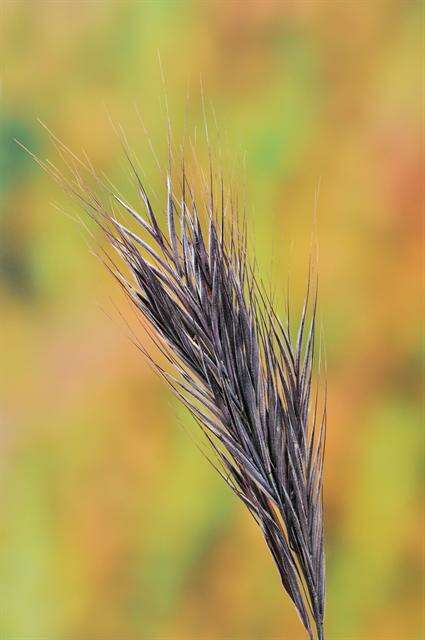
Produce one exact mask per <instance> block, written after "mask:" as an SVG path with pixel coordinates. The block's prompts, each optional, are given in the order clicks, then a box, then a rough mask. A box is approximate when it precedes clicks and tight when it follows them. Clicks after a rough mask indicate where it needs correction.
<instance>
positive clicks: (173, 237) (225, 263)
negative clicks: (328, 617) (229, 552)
mask: <svg viewBox="0 0 425 640" xmlns="http://www.w3.org/2000/svg"><path fill="white" fill-rule="evenodd" d="M53 140H54V142H55V145H56V147H57V149H58V151H59V153H60V155H61V157H62V160H63V161H64V162H65V164H66V167H67V171H66V175H64V174H63V173H62V172H61V171H59V170H58V169H57V168H56V167H55V166H54V165H53V164H51V163H50V162H48V161H46V162H44V161H40V160H39V159H37V161H38V162H39V163H40V164H41V165H42V166H43V168H44V169H46V170H47V171H48V172H49V173H50V174H51V175H53V177H54V178H55V179H56V180H57V181H58V182H59V184H60V185H61V186H62V187H63V188H64V189H65V190H66V191H67V192H69V193H71V194H72V196H73V197H74V198H76V199H77V201H78V203H79V204H80V205H81V206H82V208H83V209H84V210H85V211H86V213H87V214H88V215H89V216H90V218H92V219H93V220H94V221H95V223H96V225H97V226H98V227H99V229H100V230H101V232H102V234H103V235H104V238H105V239H106V241H107V243H106V244H107V246H109V248H110V249H111V248H112V249H113V251H112V252H111V251H108V250H107V249H105V248H102V249H101V250H100V255H101V257H102V260H103V261H104V263H105V265H106V266H107V268H108V269H109V271H110V272H111V273H112V274H113V275H114V277H115V278H116V279H117V280H118V282H119V283H120V285H121V286H122V287H123V289H124V291H125V292H126V294H127V295H128V296H129V298H130V299H131V301H132V304H133V305H134V306H135V308H136V310H137V313H138V314H140V315H141V317H143V318H144V319H145V320H146V321H147V325H148V327H149V332H150V335H151V337H152V339H153V340H154V342H155V344H156V346H157V347H158V348H159V350H160V352H161V354H162V356H161V358H160V359H157V358H153V357H152V355H151V354H150V353H148V352H147V351H146V349H145V347H144V346H143V345H141V344H138V346H139V347H140V348H141V349H142V351H143V352H144V353H145V355H146V357H147V358H149V360H150V362H151V363H152V365H153V366H154V367H155V369H156V371H157V372H158V373H159V374H160V375H161V376H162V377H163V378H164V380H165V381H166V382H167V383H168V384H169V385H170V387H171V388H172V390H173V392H174V393H175V394H176V396H177V397H178V398H179V399H180V400H181V401H182V402H183V403H184V405H185V406H186V407H187V408H188V409H189V411H190V413H191V414H192V415H193V417H194V418H195V420H196V421H197V422H198V424H199V426H200V428H201V429H202V431H203V433H204V434H205V436H206V438H207V440H208V442H209V447H210V449H209V451H210V455H209V458H210V461H211V462H212V464H213V465H214V467H215V468H216V470H217V471H218V472H219V473H220V474H221V476H222V477H223V479H224V480H225V481H226V483H227V484H228V485H229V486H230V487H231V489H232V490H233V491H234V493H235V494H236V495H237V496H238V497H239V498H240V499H241V500H242V502H243V503H244V504H245V506H246V507H247V508H248V510H249V512H250V513H251V514H252V516H253V517H254V519H255V521H256V522H257V523H258V525H259V526H260V528H261V530H262V533H263V535H264V538H265V541H266V543H267V545H268V547H269V549H270V552H271V554H272V557H273V559H274V562H275V564H276V566H277V569H278V571H279V574H280V577H281V581H282V584H283V587H284V589H285V590H286V592H287V593H288V595H289V597H290V598H291V600H292V601H293V603H294V605H295V607H296V610H297V611H298V614H299V616H300V618H301V621H302V623H303V625H304V627H305V629H306V631H307V633H308V635H309V637H310V638H311V639H313V638H317V639H318V640H323V638H324V630H323V619H324V599H325V570H324V549H323V507H322V471H323V455H324V443H325V424H326V404H325V402H323V403H321V402H319V401H318V392H317V390H315V392H313V390H312V388H313V383H312V375H313V369H314V356H315V333H316V332H315V324H316V322H315V320H316V299H317V284H314V285H312V284H311V280H312V278H311V277H310V275H309V282H308V287H307V295H306V300H305V303H304V307H303V310H302V313H301V317H300V320H299V327H298V331H297V333H296V335H293V334H292V333H291V330H290V326H289V320H288V322H285V323H283V322H282V321H281V320H280V319H279V317H278V315H277V313H276V312H275V310H274V306H273V303H272V300H271V297H270V296H269V295H268V293H267V292H266V289H265V287H264V286H263V285H262V283H261V280H260V278H259V276H258V274H257V269H256V267H255V266H254V264H253V263H252V262H251V261H250V260H249V257H248V248H247V230H246V220H242V221H238V216H237V215H236V214H235V212H233V213H232V211H231V209H232V208H234V207H235V206H236V204H235V201H234V199H233V202H230V203H229V202H228V197H227V195H226V191H225V188H224V186H223V181H222V180H216V179H214V177H213V171H212V169H211V166H210V175H209V178H208V179H207V180H206V181H205V182H206V184H205V185H204V186H205V189H204V192H203V196H202V197H199V196H197V195H196V194H195V189H194V187H193V183H192V181H191V180H190V179H189V177H188V172H187V171H186V168H185V164H184V161H182V164H181V167H180V169H179V170H178V171H177V172H176V171H174V172H172V171H171V170H170V171H168V172H167V175H166V177H165V180H166V190H167V198H166V203H164V209H165V211H164V213H165V215H161V216H157V214H156V213H155V212H154V209H153V206H152V204H151V200H150V198H149V196H148V191H147V188H146V187H145V185H144V183H143V181H142V179H141V177H140V173H139V171H138V169H137V164H136V162H135V159H134V157H133V156H132V153H131V152H130V150H129V148H128V145H127V144H126V143H125V140H124V141H123V148H124V151H125V154H126V157H127V161H128V166H129V170H130V173H131V177H132V181H133V183H134V187H135V192H136V193H137V196H138V201H139V203H140V206H137V207H134V206H132V205H131V204H129V202H127V201H126V200H125V199H124V197H123V196H122V195H120V194H119V192H118V191H117V190H116V189H115V188H113V187H112V186H111V184H110V183H109V182H108V181H106V180H105V179H104V178H103V177H100V176H99V175H98V174H97V173H96V171H95V170H94V168H93V167H92V166H91V164H90V162H89V161H88V160H84V161H81V160H79V159H78V158H76V157H75V156H74V155H73V154H72V153H71V152H70V151H69V150H68V149H67V148H66V147H65V146H64V145H63V144H62V143H61V142H59V141H58V140H57V139H55V138H53ZM172 173H174V174H175V173H177V177H176V176H175V175H174V177H172ZM88 178H89V179H88ZM93 183H94V186H93ZM164 218H166V221H167V222H166V224H164V225H161V224H160V220H162V219H164ZM130 221H131V222H130ZM164 362H165V363H166V364H164ZM322 405H323V406H322Z"/></svg>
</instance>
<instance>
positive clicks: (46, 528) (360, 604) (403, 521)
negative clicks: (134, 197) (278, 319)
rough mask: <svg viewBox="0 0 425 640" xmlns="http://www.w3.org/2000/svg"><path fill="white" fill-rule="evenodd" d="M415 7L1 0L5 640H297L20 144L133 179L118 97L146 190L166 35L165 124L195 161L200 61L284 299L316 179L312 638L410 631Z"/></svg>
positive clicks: (415, 569)
mask: <svg viewBox="0 0 425 640" xmlns="http://www.w3.org/2000/svg"><path fill="white" fill-rule="evenodd" d="M421 16H422V8H421V3H417V2H414V1H412V2H398V1H396V0H382V1H381V0H376V1H374V2H357V1H355V0H351V1H350V2H346V3H340V2H336V1H335V2H331V1H330V2H326V3H325V2H319V1H317V2H314V1H312V2H307V1H306V2H297V1H295V0H288V1H285V2H282V1H281V0H267V1H263V0H249V1H247V2H239V1H234V2H230V1H229V2H224V1H219V0H210V1H209V2H185V1H183V0H181V1H177V0H176V1H169V2H163V1H160V0H156V1H145V2H135V1H134V2H131V1H127V0H121V1H118V0H117V1H115V2H103V3H99V2H94V1H93V2H92V1H90V0H87V1H85V2H83V1H74V2H72V1H71V0H69V1H63V2H47V1H46V2H42V1H40V2H24V1H22V2H12V1H9V0H5V2H3V4H2V6H1V8H0V56H1V60H2V65H1V68H2V85H1V93H0V305H1V312H2V318H1V331H0V348H1V354H2V362H3V367H2V368H1V372H0V427H1V430H0V446H1V447H2V457H1V461H2V473H1V476H2V483H1V490H2V496H1V497H2V500H1V504H2V507H1V510H2V513H1V516H2V517H1V525H0V527H1V541H2V544H1V547H0V571H1V576H2V579H1V607H0V636H1V637H2V638H5V639H6V640H12V639H13V640H23V639H25V640H26V639H27V638H43V639H46V640H62V639H63V640H65V639H69V638H73V639H75V640H91V639H94V638H102V640H117V638H126V639H127V638H128V639H130V638H131V639H133V638H134V639H135V638H137V639H140V638H142V639H146V640H151V639H152V640H153V639H155V638H167V640H180V639H181V640H183V639H184V640H187V639H193V640H194V639H195V638H196V639H198V638H200V639H202V640H213V639H214V640H217V639H218V638H229V639H230V638H231V639H232V640H233V639H234V640H242V639H244V640H274V639H275V638H276V639H277V638H282V637H286V638H291V640H292V639H294V640H296V639H297V638H300V639H301V638H303V637H304V636H303V630H302V628H301V625H300V624H299V623H298V621H297V619H296V616H295V614H294V612H293V610H292V607H291V605H290V604H289V602H288V600H287V599H286V598H285V597H284V596H283V593H282V590H281V586H280V584H279V580H278V576H277V572H276V571H275V569H274V567H273V563H272V561H271V559H270V558H269V556H268V553H267V551H266V549H265V547H264V544H263V541H262V539H261V534H260V532H259V531H257V529H256V527H255V525H254V523H253V522H252V521H251V519H250V518H249V517H248V515H247V513H245V511H244V509H243V507H242V506H241V505H239V504H238V503H237V501H236V500H235V499H234V498H233V496H231V495H230V494H229V491H228V490H227V489H226V487H225V486H224V484H223V483H222V482H221V481H220V479H219V478H217V477H216V476H215V475H214V472H213V470H212V469H210V467H209V466H208V465H207V464H206V463H205V460H204V459H203V457H202V456H201V455H200V454H199V453H198V451H197V449H196V447H195V446H194V445H193V443H192V441H191V437H189V436H188V434H187V433H186V431H187V430H189V432H190V435H191V436H193V437H194V438H195V440H197V436H196V429H195V428H194V426H193V425H192V424H191V422H190V420H189V419H188V417H187V415H186V414H185V413H184V411H182V410H181V409H180V408H179V407H178V406H177V404H176V403H175V401H174V400H173V399H172V398H170V394H169V393H168V391H167V390H166V389H165V388H164V387H163V386H162V384H161V381H159V380H157V378H156V377H155V376H154V375H153V374H152V372H151V371H150V369H149V367H148V366H147V365H146V363H145V362H143V360H141V359H140V357H139V356H138V354H137V353H136V352H135V350H134V349H133V348H132V347H131V345H130V343H129V341H128V339H127V338H126V335H125V333H126V331H125V328H124V330H123V326H122V324H123V323H122V322H121V321H120V320H119V318H118V320H117V317H116V316H117V314H116V313H115V312H114V306H115V305H117V306H119V307H120V308H122V309H123V313H124V315H125V316H126V318H128V320H129V322H131V323H133V326H135V328H136V330H138V331H139V332H141V335H142V339H143V335H144V334H143V331H142V329H141V328H140V326H138V325H137V322H136V321H135V319H134V317H133V315H132V313H131V311H130V310H128V309H127V307H126V306H125V304H124V302H123V300H122V299H121V298H120V294H119V292H118V291H117V289H116V287H115V286H114V283H113V282H111V280H110V279H109V278H108V277H107V275H105V274H104V272H103V270H102V268H101V266H100V265H99V264H98V262H97V261H96V260H95V259H94V258H93V257H92V256H91V255H90V253H89V251H88V249H87V244H86V241H87V238H88V234H87V233H86V232H85V231H84V230H83V229H81V228H80V227H79V226H78V225H77V224H75V222H74V221H73V220H72V219H70V218H69V217H66V216H64V215H63V214H62V213H60V212H58V211H57V210H56V209H55V208H54V207H53V206H51V205H52V203H56V204H57V205H58V207H59V208H60V209H66V210H67V211H69V212H70V213H71V214H75V213H78V212H76V211H75V208H74V209H72V208H71V209H70V204H69V201H67V200H66V198H65V197H64V195H63V194H62V193H61V192H60V190H59V189H58V188H57V187H56V186H55V185H54V184H53V183H52V182H51V181H50V180H49V179H48V178H47V177H46V176H45V175H44V174H43V173H42V171H41V170H39V169H38V167H37V166H36V165H35V164H34V163H33V162H32V160H31V159H30V158H29V157H28V156H27V155H25V153H24V152H23V151H22V150H21V149H20V148H19V147H18V146H17V145H16V144H15V142H14V140H15V138H16V139H18V140H20V141H21V142H22V143H23V144H25V145H26V146H28V147H30V148H31V149H32V150H33V151H35V152H37V153H38V154H40V156H41V157H43V158H44V157H49V158H51V159H52V160H54V161H57V156H55V151H54V149H53V146H52V144H51V142H50V141H49V139H48V135H47V133H46V132H45V130H44V129H43V128H42V126H41V125H40V124H39V123H38V120H37V119H38V118H39V119H40V120H41V121H43V122H45V123H46V124H47V126H48V127H49V128H51V129H52V130H53V131H54V132H55V133H56V134H57V135H58V137H59V138H60V139H62V140H64V141H65V142H66V143H67V144H69V145H70V146H71V147H72V149H74V150H75V151H76V152H77V153H81V152H82V151H83V150H86V151H87V153H88V154H89V156H90V157H91V159H92V161H93V163H94V164H95V165H96V166H97V167H98V168H99V169H100V170H103V171H105V172H107V174H108V175H109V176H110V177H111V179H112V181H113V182H114V183H116V184H117V185H119V187H120V189H122V190H123V191H124V192H126V193H127V192H129V183H128V180H127V178H126V169H125V166H124V163H123V158H122V154H121V153H120V150H119V144H118V140H117V138H116V136H115V134H114V132H113V129H112V126H111V123H110V121H109V115H108V114H111V117H112V119H113V120H114V122H116V123H122V124H123V125H125V128H126V130H127V134H128V137H129V139H130V140H131V143H132V145H133V146H134V147H135V149H136V150H137V151H138V153H139V157H140V158H141V163H142V165H143V171H144V175H145V176H146V180H147V182H148V184H149V185H151V187H152V189H153V190H155V191H157V192H158V194H159V197H161V195H162V194H163V185H161V180H160V175H159V172H158V171H157V170H156V166H155V162H154V160H153V158H152V155H151V152H150V150H149V143H148V141H147V140H146V137H145V135H144V133H143V128H142V127H141V126H140V123H139V120H138V116H137V114H136V111H135V109H134V105H135V104H136V105H137V107H138V109H139V111H140V113H141V114H142V116H143V120H144V121H145V123H146V126H147V128H148V130H149V133H150V136H151V138H152V140H153V141H154V144H155V146H156V148H157V152H158V156H159V158H160V159H161V161H163V162H165V161H166V126H167V125H166V111H165V106H164V85H163V82H162V79H161V70H160V65H159V62H158V55H157V51H158V50H159V51H160V54H161V59H162V66H163V69H164V73H165V76H166V94H167V96H168V102H169V111H170V114H171V118H172V122H173V131H174V135H175V139H176V140H177V141H179V140H181V139H182V136H183V135H184V132H185V127H187V128H188V129H189V132H190V135H191V137H192V139H194V135H195V134H194V131H195V129H196V132H197V133H196V136H197V140H198V141H199V142H198V143H197V144H199V153H200V157H201V160H203V159H205V143H202V141H201V140H202V138H203V133H202V132H203V109H202V105H201V100H200V83H199V77H200V74H202V78H203V85H204V91H205V96H206V102H207V120H208V125H209V129H210V132H212V139H213V145H214V146H215V147H216V148H217V149H219V150H220V152H219V153H218V155H219V157H220V161H221V162H222V164H223V167H224V169H225V173H226V174H227V175H228V176H233V179H234V182H235V183H236V184H237V185H238V186H239V187H240V189H241V191H243V190H245V192H246V205H247V212H248V216H249V225H250V228H251V230H252V244H253V245H254V248H255V251H256V254H257V256H258V258H259V262H260V264H261V267H262V269H263V272H264V273H265V274H266V276H267V277H269V278H270V279H271V281H272V284H273V286H274V287H275V288H276V290H277V291H278V292H279V291H281V290H284V289H285V287H286V284H287V280H288V277H289V279H290V283H291V288H292V290H293V291H292V293H293V296H294V298H295V300H296V301H297V300H299V298H300V296H301V295H302V294H303V283H304V281H305V275H306V265H307V261H308V252H309V246H310V237H311V233H312V229H313V220H314V215H313V214H314V208H315V193H316V190H317V187H318V184H319V182H320V195H319V201H318V223H317V234H318V239H319V244H320V263H319V268H320V283H321V284H320V287H321V291H320V296H321V316H322V322H323V326H324V333H325V340H326V345H327V377H328V388H329V428H328V441H327V442H328V447H327V462H326V466H327V471H326V516H327V520H326V522H327V524H326V535H327V558H328V586H329V588H328V601H327V630H328V638H329V640H354V639H355V640H366V639H367V640H372V639H376V640H380V639H382V640H384V639H385V640H419V638H421V637H423V636H422V633H423V629H422V628H421V587H420V585H421V563H420V561H419V557H420V554H421V546H422V545H421V541H422V539H423V532H422V531H421V522H420V518H419V517H418V513H420V508H421V503H422V499H423V495H422V482H421V480H422V476H423V457H422V455H421V454H422V446H421V445H422V444H423V437H422V434H421V414H420V409H419V407H420V397H421V388H420V380H421V372H422V370H423V369H422V363H423V346H422V333H421V327H420V323H419V322H418V317H419V313H420V311H421V310H422V308H421V302H420V299H419V298H420V296H419V281H420V268H419V261H420V258H421V252H422V246H421V237H420V232H419V226H420V217H421V213H420V212H421V199H422V198H423V192H422V171H421V169H422V168H423V147H421V145H420V137H421V129H422V128H423V125H422V124H421V122H422V114H421V107H420V104H421V101H420V100H419V95H418V93H419V87H420V85H421V82H420V61H421V54H420V43H421V38H422V39H423V34H422V26H423V19H422V17H421ZM188 94H189V98H187V95H188ZM210 104H212V105H213V107H214V110H215V113H216V117H217V121H218V131H217V128H216V125H215V118H214V116H213V113H212V109H211V107H210ZM185 122H186V123H185ZM220 154H222V155H220ZM244 183H246V186H245V187H243V184H244ZM102 310H103V311H104V312H105V313H103V312H102ZM110 315H112V316H113V321H112V322H111V320H110V319H109V317H108V316H110ZM181 427H183V428H181Z"/></svg>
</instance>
